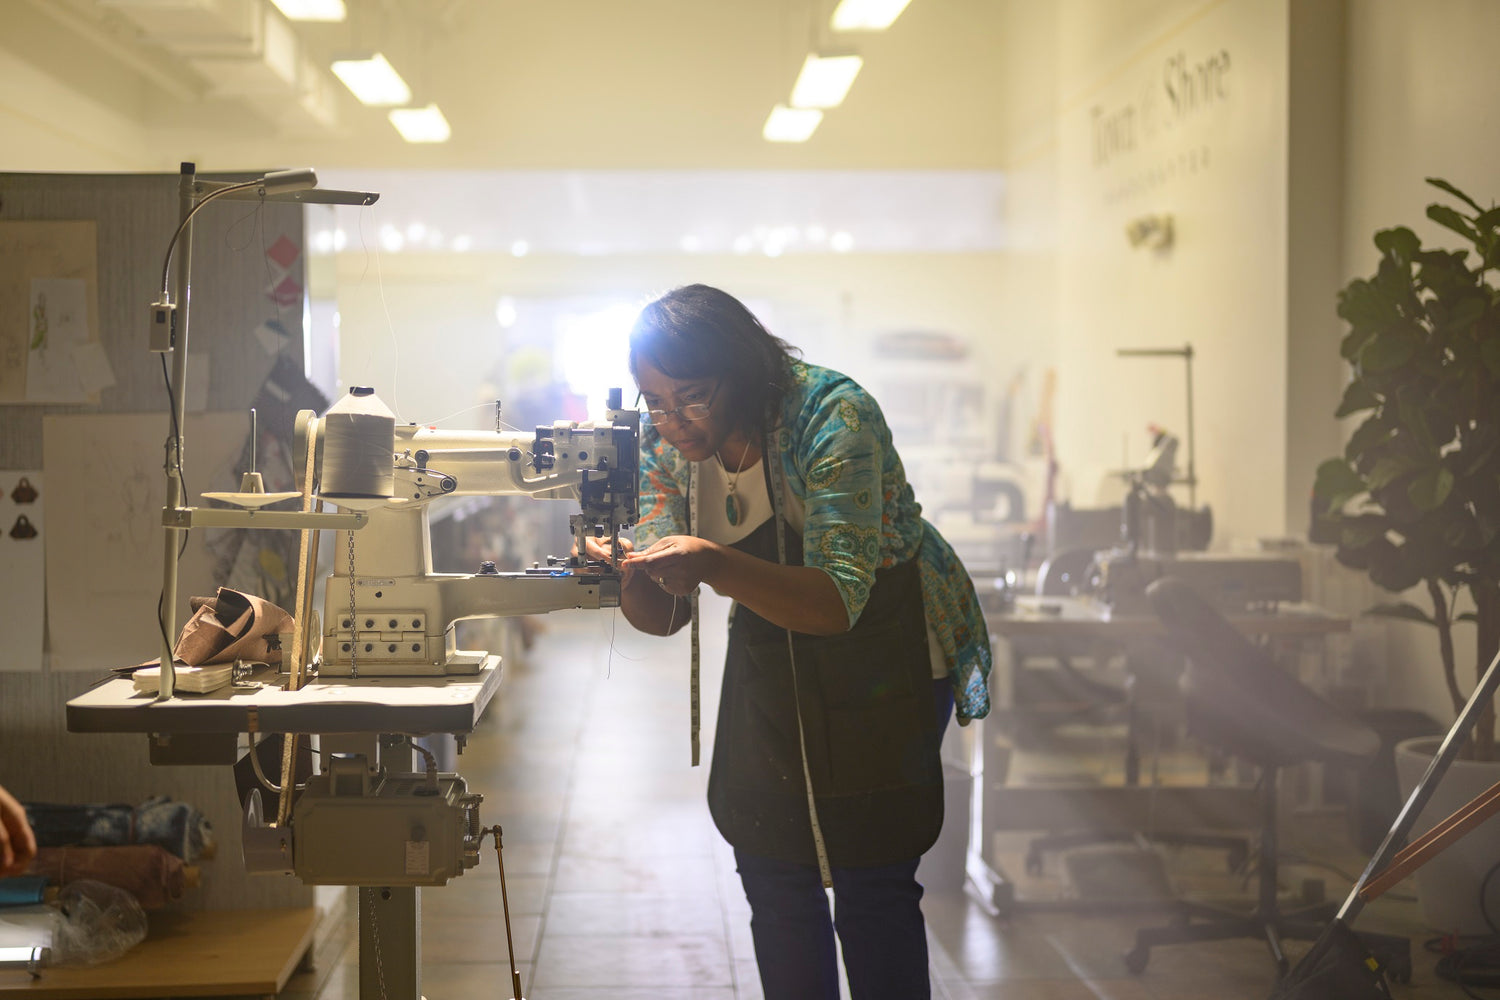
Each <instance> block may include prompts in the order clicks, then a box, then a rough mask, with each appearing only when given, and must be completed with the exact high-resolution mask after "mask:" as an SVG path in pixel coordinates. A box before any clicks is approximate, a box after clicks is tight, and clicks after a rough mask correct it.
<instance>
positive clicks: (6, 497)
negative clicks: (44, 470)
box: [0, 470, 47, 671]
mask: <svg viewBox="0 0 1500 1000" xmlns="http://www.w3.org/2000/svg"><path fill="white" fill-rule="evenodd" d="M45 492H46V491H45V489H44V487H43V484H42V474H41V473H40V472H36V471H11V470H4V471H0V566H4V567H5V572H3V573H0V635H3V636H5V642H4V645H3V646H0V671H23V670H41V669H42V615H43V612H44V611H45V610H46V604H45V602H44V600H43V596H44V594H45V590H44V589H43V586H42V583H43V578H44V574H45V572H46V567H47V563H46V557H45V550H44V548H43V545H42V540H43V525H44V523H45V522H44V519H43V517H42V509H43V503H44V501H45Z"/></svg>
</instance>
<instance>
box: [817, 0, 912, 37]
mask: <svg viewBox="0 0 1500 1000" xmlns="http://www.w3.org/2000/svg"><path fill="white" fill-rule="evenodd" d="M909 3H911V0H842V2H841V3H840V4H839V5H838V6H837V7H835V8H834V11H833V19H832V21H831V23H832V25H833V30H834V31H884V30H885V29H886V28H889V27H890V26H891V24H892V22H894V21H895V20H896V18H898V17H900V16H901V12H902V11H903V10H905V9H906V5H907V4H909Z"/></svg>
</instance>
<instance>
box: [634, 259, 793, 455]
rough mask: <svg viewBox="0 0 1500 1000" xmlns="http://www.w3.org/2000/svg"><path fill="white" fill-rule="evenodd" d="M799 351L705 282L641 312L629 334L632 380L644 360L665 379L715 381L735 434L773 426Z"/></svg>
mask: <svg viewBox="0 0 1500 1000" xmlns="http://www.w3.org/2000/svg"><path fill="white" fill-rule="evenodd" d="M800 353H801V352H799V351H798V350H797V348H795V347H793V346H792V345H790V344H788V343H787V342H786V341H784V340H782V339H781V338H780V337H777V336H774V335H773V334H772V333H771V332H770V331H769V330H767V329H766V328H765V327H764V326H762V325H761V323H760V320H758V319H756V318H755V314H754V313H752V312H751V311H750V310H749V309H747V308H745V304H744V303H743V302H741V301H740V300H739V299H737V298H735V297H734V296H733V295H730V294H729V293H728V292H724V291H721V290H719V289H717V288H713V287H710V286H709V285H684V286H682V287H681V288H674V289H673V290H672V291H670V292H668V293H666V294H665V295H663V296H662V297H661V298H659V299H657V300H656V301H654V302H652V303H651V304H650V305H648V306H646V308H644V309H642V310H641V314H640V317H639V318H637V319H636V321H635V325H634V326H633V327H631V329H630V373H631V374H632V375H634V376H635V377H636V381H637V382H639V381H640V366H641V364H642V363H645V364H649V365H651V366H652V367H653V368H656V369H657V370H658V371H660V372H661V373H662V374H664V375H666V376H667V377H669V378H676V379H697V378H713V379H717V380H719V382H720V387H719V392H720V393H721V394H727V395H728V397H729V407H728V411H727V412H729V413H731V414H733V415H734V416H733V417H732V418H731V419H732V421H733V425H734V429H735V430H739V431H744V432H745V433H747V434H750V435H752V436H755V437H759V435H760V433H761V431H762V429H763V428H765V427H767V426H769V425H770V424H771V423H774V421H775V418H776V413H777V411H778V410H779V408H780V406H781V401H782V399H783V398H784V397H785V396H786V393H787V390H788V389H789V388H790V386H791V382H792V361H793V359H794V358H796V357H797V356H798V355H799V354H800Z"/></svg>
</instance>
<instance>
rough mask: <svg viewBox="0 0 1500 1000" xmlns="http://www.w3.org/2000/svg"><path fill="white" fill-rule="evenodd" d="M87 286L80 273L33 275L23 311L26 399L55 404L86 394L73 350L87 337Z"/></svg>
mask: <svg viewBox="0 0 1500 1000" xmlns="http://www.w3.org/2000/svg"><path fill="white" fill-rule="evenodd" d="M86 295H87V289H86V287H85V285H84V283H83V281H82V280H81V279H79V278H32V279H31V300H30V303H29V304H30V308H29V309H28V310H27V319H28V321H29V322H28V324H27V327H28V328H27V337H26V398H27V399H29V400H36V401H43V400H45V401H48V402H54V403H81V402H85V401H86V400H87V399H88V393H87V392H85V391H84V387H83V379H82V377H81V376H80V375H79V373H78V364H77V362H76V361H75V359H74V353H73V352H74V351H77V350H81V349H82V348H83V347H84V346H85V345H86V344H88V340H89V329H88V305H87V302H86Z"/></svg>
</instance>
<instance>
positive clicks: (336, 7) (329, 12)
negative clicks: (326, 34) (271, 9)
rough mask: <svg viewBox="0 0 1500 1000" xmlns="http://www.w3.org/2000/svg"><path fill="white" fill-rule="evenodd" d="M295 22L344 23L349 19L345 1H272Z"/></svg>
mask: <svg viewBox="0 0 1500 1000" xmlns="http://www.w3.org/2000/svg"><path fill="white" fill-rule="evenodd" d="M271 2H272V3H273V4H275V5H276V9H277V10H279V11H281V12H282V13H283V14H285V15H286V16H287V17H288V18H289V19H290V20H293V21H343V20H345V19H347V18H348V17H349V11H348V9H347V8H345V7H344V0H271Z"/></svg>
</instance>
